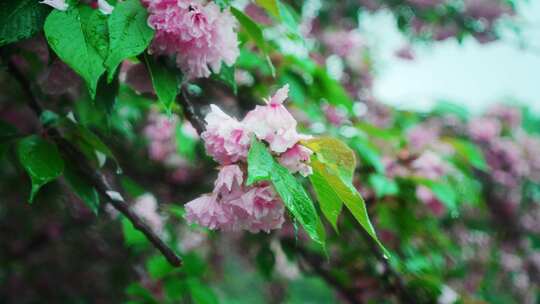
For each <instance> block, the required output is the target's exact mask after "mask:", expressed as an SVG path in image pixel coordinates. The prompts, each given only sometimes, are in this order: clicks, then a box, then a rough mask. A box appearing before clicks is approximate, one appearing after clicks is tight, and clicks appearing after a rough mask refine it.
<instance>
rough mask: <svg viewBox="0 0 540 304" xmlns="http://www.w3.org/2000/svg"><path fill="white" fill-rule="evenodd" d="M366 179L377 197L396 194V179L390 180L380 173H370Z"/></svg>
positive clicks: (397, 190)
mask: <svg viewBox="0 0 540 304" xmlns="http://www.w3.org/2000/svg"><path fill="white" fill-rule="evenodd" d="M368 181H369V184H370V185H371V187H372V188H373V190H375V194H376V195H377V198H381V197H384V196H387V195H396V194H398V192H399V187H398V184H397V183H396V181H394V180H391V179H389V178H387V177H386V176H384V175H382V174H371V175H370V176H369V180H368Z"/></svg>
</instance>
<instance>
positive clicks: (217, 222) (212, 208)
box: [185, 193, 235, 230]
mask: <svg viewBox="0 0 540 304" xmlns="http://www.w3.org/2000/svg"><path fill="white" fill-rule="evenodd" d="M185 208H186V220H187V221H188V223H191V224H193V223H197V224H199V225H201V226H204V227H207V228H209V229H212V230H216V229H219V228H223V227H227V226H230V225H231V224H232V223H234V221H235V218H234V217H233V216H232V214H231V213H230V212H229V211H227V210H226V209H225V208H224V206H223V204H220V202H218V200H217V195H216V194H214V193H212V194H205V195H202V196H200V197H198V198H196V199H195V200H193V201H191V202H189V203H187V204H186V205H185Z"/></svg>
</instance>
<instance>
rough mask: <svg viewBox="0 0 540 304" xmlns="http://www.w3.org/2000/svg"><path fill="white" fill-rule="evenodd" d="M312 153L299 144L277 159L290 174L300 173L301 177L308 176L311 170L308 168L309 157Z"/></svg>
mask: <svg viewBox="0 0 540 304" xmlns="http://www.w3.org/2000/svg"><path fill="white" fill-rule="evenodd" d="M311 154H313V152H312V151H311V150H310V149H308V148H306V147H304V146H302V145H299V144H296V145H294V146H293V147H292V148H290V149H288V150H287V151H285V152H284V153H283V154H281V156H280V157H279V159H278V160H279V163H280V164H282V165H283V166H284V167H285V168H287V169H289V171H290V172H291V173H296V172H300V174H301V175H302V176H304V177H305V176H308V175H310V174H311V173H312V172H313V170H312V169H311V167H310V166H309V161H310V157H311Z"/></svg>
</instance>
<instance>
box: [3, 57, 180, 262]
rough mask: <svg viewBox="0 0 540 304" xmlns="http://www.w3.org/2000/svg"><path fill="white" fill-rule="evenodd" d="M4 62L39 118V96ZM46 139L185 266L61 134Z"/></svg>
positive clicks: (50, 133) (163, 250)
mask: <svg viewBox="0 0 540 304" xmlns="http://www.w3.org/2000/svg"><path fill="white" fill-rule="evenodd" d="M3 60H5V62H6V63H7V65H8V69H9V71H10V73H11V74H12V75H13V76H14V77H15V79H16V80H17V81H18V82H19V84H20V85H21V88H22V89H23V91H24V93H25V94H26V95H27V97H28V100H29V106H30V108H32V110H33V111H34V113H35V114H36V116H37V117H38V118H39V116H40V115H41V113H42V112H43V108H42V107H41V106H40V104H39V102H38V100H37V98H36V96H35V95H34V93H33V90H32V86H31V83H30V82H29V81H28V80H27V79H26V77H24V75H23V74H22V73H21V71H20V70H19V69H18V68H17V66H16V65H15V64H14V63H13V62H11V61H9V60H8V59H7V58H6V57H3ZM47 135H48V136H49V137H50V138H51V139H52V140H54V141H55V143H56V144H57V145H58V148H59V149H60V151H61V152H62V154H63V155H64V157H65V158H66V161H68V162H69V163H71V164H73V165H74V166H75V167H76V170H77V172H78V173H79V175H80V176H82V177H83V178H85V179H86V180H87V182H88V183H90V184H91V185H92V186H93V187H94V188H96V190H97V191H98V193H99V194H100V196H101V197H103V198H104V199H105V200H106V201H108V202H109V203H110V204H111V205H112V206H113V207H114V208H115V209H116V210H118V211H119V212H120V213H122V214H123V215H124V216H125V217H127V218H128V219H129V220H130V221H131V223H132V224H133V226H134V227H135V228H136V229H137V230H139V231H140V232H142V233H143V234H144V235H145V236H146V238H147V239H148V240H149V241H150V242H151V243H152V245H154V247H156V248H157V249H158V250H159V251H160V252H161V253H162V254H163V255H164V256H165V258H166V259H167V261H169V263H170V264H171V265H173V266H177V267H179V266H181V265H182V260H181V259H180V257H179V256H178V255H177V254H176V253H174V251H173V250H172V249H171V248H169V247H168V246H167V245H166V244H165V242H163V240H161V239H160V238H159V236H157V235H156V234H155V233H154V232H153V231H152V229H151V228H150V227H149V226H148V225H147V224H146V223H145V222H144V220H143V219H141V218H140V217H139V216H138V215H137V214H136V213H135V212H133V210H131V209H130V208H129V205H128V204H127V203H126V202H125V201H124V200H123V198H122V197H121V196H120V194H119V193H118V192H117V191H115V190H114V189H112V188H111V187H110V186H109V184H108V182H107V180H106V178H105V176H103V175H102V174H101V173H99V172H98V171H96V170H94V169H93V168H92V166H90V165H89V164H88V162H87V160H86V159H85V157H84V155H83V154H82V152H81V151H79V149H78V148H77V147H75V146H74V145H72V144H71V143H70V142H69V141H67V140H65V139H64V138H63V137H62V135H61V133H60V131H59V130H57V129H55V128H49V129H47Z"/></svg>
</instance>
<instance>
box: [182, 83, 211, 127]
mask: <svg viewBox="0 0 540 304" xmlns="http://www.w3.org/2000/svg"><path fill="white" fill-rule="evenodd" d="M180 91H181V96H180V97H179V98H178V100H179V102H180V105H181V106H182V110H183V111H184V115H185V116H186V118H187V119H188V120H189V122H190V123H191V124H192V125H193V127H194V128H195V130H197V133H199V135H201V134H202V133H203V132H204V130H205V129H206V123H205V122H204V119H203V118H202V117H201V116H199V114H198V113H197V111H196V110H195V107H194V106H193V104H192V103H191V100H190V99H189V92H188V88H187V84H185V83H184V84H182V86H181V87H180Z"/></svg>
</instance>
